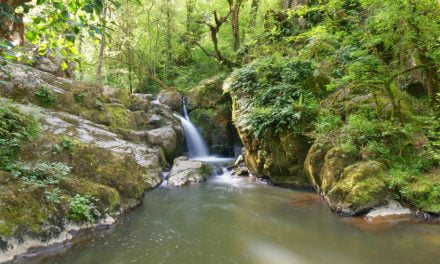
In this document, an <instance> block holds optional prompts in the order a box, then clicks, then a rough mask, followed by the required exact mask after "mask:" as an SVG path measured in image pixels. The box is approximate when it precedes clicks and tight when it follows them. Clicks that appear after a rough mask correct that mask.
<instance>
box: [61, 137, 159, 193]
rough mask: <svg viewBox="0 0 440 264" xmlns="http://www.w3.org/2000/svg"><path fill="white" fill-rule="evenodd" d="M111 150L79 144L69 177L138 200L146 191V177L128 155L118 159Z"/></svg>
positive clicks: (142, 170)
mask: <svg viewBox="0 0 440 264" xmlns="http://www.w3.org/2000/svg"><path fill="white" fill-rule="evenodd" d="M115 155H116V154H115V153H113V152H111V151H110V150H106V149H101V148H97V147H93V146H88V145H84V144H78V145H77V146H76V147H75V151H74V152H73V154H72V157H71V159H70V161H69V163H68V164H69V165H70V166H71V167H72V173H73V174H76V175H81V177H85V178H87V179H89V180H92V181H94V182H97V183H100V184H104V185H108V186H110V187H112V188H114V189H116V190H117V191H118V192H119V193H120V194H121V197H122V198H123V199H124V198H127V199H140V198H141V197H142V195H143V192H144V190H145V189H147V188H151V187H153V186H151V185H150V184H149V183H148V180H147V179H148V178H149V175H148V173H147V170H146V168H145V167H142V166H141V165H139V164H138V163H136V161H135V160H134V157H133V156H132V155H129V154H123V153H120V154H119V155H120V156H115Z"/></svg>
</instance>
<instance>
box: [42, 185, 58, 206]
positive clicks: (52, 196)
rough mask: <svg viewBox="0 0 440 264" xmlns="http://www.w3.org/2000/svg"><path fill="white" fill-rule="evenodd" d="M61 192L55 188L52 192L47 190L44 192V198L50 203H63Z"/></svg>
mask: <svg viewBox="0 0 440 264" xmlns="http://www.w3.org/2000/svg"><path fill="white" fill-rule="evenodd" d="M60 193H61V190H60V189H59V188H54V189H52V190H50V191H49V190H47V191H45V192H44V197H45V198H46V200H47V201H48V202H49V203H53V204H58V203H60V202H61V197H60Z"/></svg>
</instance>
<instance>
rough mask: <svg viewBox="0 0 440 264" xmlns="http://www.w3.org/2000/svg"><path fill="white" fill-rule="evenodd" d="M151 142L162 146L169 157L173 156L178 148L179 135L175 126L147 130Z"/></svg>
mask: <svg viewBox="0 0 440 264" xmlns="http://www.w3.org/2000/svg"><path fill="white" fill-rule="evenodd" d="M146 135H147V140H148V142H149V143H151V144H153V145H156V146H160V147H162V149H163V151H164V152H165V155H166V156H167V157H168V158H171V159H172V157H173V155H175V153H176V150H177V136H176V132H175V131H174V129H173V127H171V126H166V127H161V128H156V129H153V130H149V131H147V132H146Z"/></svg>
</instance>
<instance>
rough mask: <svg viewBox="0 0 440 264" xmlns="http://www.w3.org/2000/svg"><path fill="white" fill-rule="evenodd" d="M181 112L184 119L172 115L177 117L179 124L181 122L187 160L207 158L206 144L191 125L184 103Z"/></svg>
mask: <svg viewBox="0 0 440 264" xmlns="http://www.w3.org/2000/svg"><path fill="white" fill-rule="evenodd" d="M183 112H184V115H185V117H181V116H179V115H177V114H174V116H175V117H177V118H178V119H179V120H180V122H182V125H183V130H184V131H185V139H186V144H187V146H188V156H189V158H191V159H193V158H201V157H208V156H209V151H208V147H207V146H206V143H205V141H204V140H203V138H202V135H200V132H199V131H198V130H197V128H196V127H195V126H194V124H193V123H191V120H190V119H189V116H188V112H187V110H186V105H185V103H184V104H183Z"/></svg>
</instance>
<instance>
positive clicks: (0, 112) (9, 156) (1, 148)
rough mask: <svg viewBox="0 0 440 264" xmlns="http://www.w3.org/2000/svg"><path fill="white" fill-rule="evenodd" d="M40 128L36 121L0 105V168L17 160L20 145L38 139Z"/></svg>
mask: <svg viewBox="0 0 440 264" xmlns="http://www.w3.org/2000/svg"><path fill="white" fill-rule="evenodd" d="M39 133H40V126H39V124H38V122H37V120H36V119H35V118H34V117H33V116H30V115H27V114H24V113H22V112H21V111H20V110H19V109H17V108H16V107H14V106H12V105H10V104H8V103H2V105H0V168H5V167H6V166H10V164H11V163H13V162H15V161H16V160H17V158H18V157H17V156H18V153H19V151H20V148H21V145H22V143H23V142H25V141H29V140H33V139H35V138H37V137H38V135H39Z"/></svg>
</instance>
